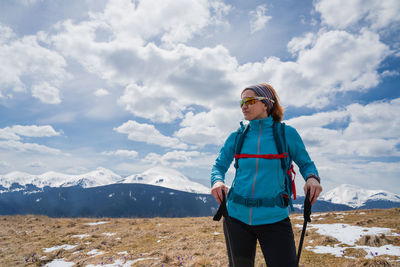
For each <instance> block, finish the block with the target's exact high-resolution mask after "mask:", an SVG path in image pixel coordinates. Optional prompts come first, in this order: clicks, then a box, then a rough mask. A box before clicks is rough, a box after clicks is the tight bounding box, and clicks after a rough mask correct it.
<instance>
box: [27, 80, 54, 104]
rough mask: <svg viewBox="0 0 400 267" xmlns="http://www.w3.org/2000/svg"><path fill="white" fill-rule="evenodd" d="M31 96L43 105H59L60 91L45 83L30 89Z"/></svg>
mask: <svg viewBox="0 0 400 267" xmlns="http://www.w3.org/2000/svg"><path fill="white" fill-rule="evenodd" d="M32 96H33V97H36V98H38V99H39V100H40V101H42V102H43V103H45V104H59V103H61V98H60V91H59V90H58V88H56V87H54V86H51V85H50V84H48V83H47V82H41V83H40V84H37V85H34V86H33V87H32Z"/></svg>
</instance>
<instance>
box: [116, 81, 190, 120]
mask: <svg viewBox="0 0 400 267" xmlns="http://www.w3.org/2000/svg"><path fill="white" fill-rule="evenodd" d="M118 103H119V104H120V105H123V106H124V107H125V109H126V110H128V111H130V112H132V114H134V115H136V116H139V117H142V118H146V119H149V120H152V121H154V122H172V121H173V120H175V119H177V118H181V117H182V116H183V115H182V110H183V109H185V107H184V106H182V105H179V103H178V102H177V101H175V99H173V98H172V97H168V96H167V95H166V94H165V93H163V89H161V88H160V89H159V88H158V87H153V88H149V87H141V86H138V85H136V84H131V85H129V86H127V87H126V88H125V92H124V94H123V95H122V96H121V97H120V99H119V100H118Z"/></svg>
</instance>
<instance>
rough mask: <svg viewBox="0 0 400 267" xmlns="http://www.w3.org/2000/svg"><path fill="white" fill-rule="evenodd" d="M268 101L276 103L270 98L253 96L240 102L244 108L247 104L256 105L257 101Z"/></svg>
mask: <svg viewBox="0 0 400 267" xmlns="http://www.w3.org/2000/svg"><path fill="white" fill-rule="evenodd" d="M266 99H267V100H269V101H271V102H272V103H275V101H274V100H272V99H271V98H269V97H263V96H252V97H245V98H243V99H242V100H240V107H243V105H244V104H246V106H251V105H254V104H255V103H256V101H257V100H266Z"/></svg>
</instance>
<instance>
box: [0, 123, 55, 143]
mask: <svg viewBox="0 0 400 267" xmlns="http://www.w3.org/2000/svg"><path fill="white" fill-rule="evenodd" d="M61 134H62V132H57V131H56V130H54V128H53V127H52V126H50V125H43V126H37V125H14V126H12V127H5V128H2V129H0V138H2V139H8V140H20V136H26V137H51V136H59V135H61Z"/></svg>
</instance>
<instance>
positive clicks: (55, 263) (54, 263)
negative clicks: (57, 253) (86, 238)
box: [45, 259, 75, 267]
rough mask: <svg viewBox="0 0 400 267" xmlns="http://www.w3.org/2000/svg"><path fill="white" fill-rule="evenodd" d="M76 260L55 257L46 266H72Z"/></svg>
mask: <svg viewBox="0 0 400 267" xmlns="http://www.w3.org/2000/svg"><path fill="white" fill-rule="evenodd" d="M74 265H75V263H74V262H68V261H64V259H55V260H53V261H51V262H49V263H47V264H46V265H45V267H72V266H74Z"/></svg>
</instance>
